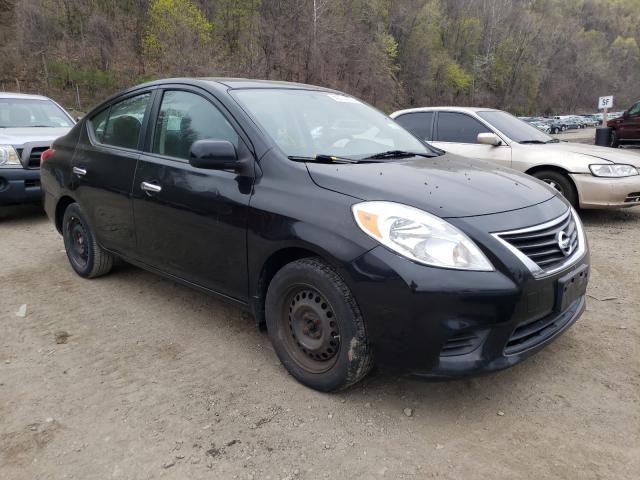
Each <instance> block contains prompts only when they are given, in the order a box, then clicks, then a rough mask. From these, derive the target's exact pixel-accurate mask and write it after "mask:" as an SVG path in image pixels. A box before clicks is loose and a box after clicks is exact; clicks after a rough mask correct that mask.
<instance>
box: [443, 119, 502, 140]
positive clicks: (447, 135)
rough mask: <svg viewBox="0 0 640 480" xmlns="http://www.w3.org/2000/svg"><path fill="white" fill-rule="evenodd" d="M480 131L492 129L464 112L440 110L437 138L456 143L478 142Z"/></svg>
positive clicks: (488, 131)
mask: <svg viewBox="0 0 640 480" xmlns="http://www.w3.org/2000/svg"><path fill="white" fill-rule="evenodd" d="M479 133H491V131H490V130H489V129H488V128H487V127H485V126H484V125H483V124H482V123H480V122H479V121H478V120H476V119H475V118H471V117H470V116H469V115H466V114H464V113H456V112H439V113H438V129H437V135H436V140H438V141H440V142H454V143H478V134H479Z"/></svg>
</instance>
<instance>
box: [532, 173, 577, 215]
mask: <svg viewBox="0 0 640 480" xmlns="http://www.w3.org/2000/svg"><path fill="white" fill-rule="evenodd" d="M533 176H534V177H536V178H537V179H538V180H542V181H543V182H544V183H546V184H547V185H549V186H550V187H553V188H554V189H556V190H557V191H558V192H560V193H561V194H562V195H563V196H564V198H566V199H567V201H568V202H569V203H570V204H571V206H573V207H574V208H578V194H577V192H576V189H575V187H574V186H573V183H571V180H570V179H569V177H567V176H566V175H565V174H563V173H560V172H556V171H555V170H540V171H538V172H535V173H533Z"/></svg>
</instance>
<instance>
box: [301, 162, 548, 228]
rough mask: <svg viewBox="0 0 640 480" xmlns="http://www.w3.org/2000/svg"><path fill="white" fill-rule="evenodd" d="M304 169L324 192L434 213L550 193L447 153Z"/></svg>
mask: <svg viewBox="0 0 640 480" xmlns="http://www.w3.org/2000/svg"><path fill="white" fill-rule="evenodd" d="M307 168H308V170H309V174H310V175H311V178H312V179H313V181H314V182H315V183H316V184H317V185H319V186H320V187H323V188H326V189H328V190H333V191H335V192H339V193H344V194H346V195H351V196H353V197H356V198H360V199H362V200H387V201H393V202H398V203H403V204H406V205H411V206H414V207H416V208H420V209H422V210H424V211H427V212H429V213H432V214H434V215H437V216H439V217H449V218H451V217H470V216H476V215H488V214H493V213H500V212H505V211H510V210H517V209H520V208H525V207H529V206H531V205H535V204H538V203H541V202H545V201H547V200H549V199H551V198H552V197H554V196H555V191H554V190H552V189H550V188H549V187H547V186H546V185H544V184H543V183H541V182H539V181H538V180H536V179H534V178H532V177H530V176H528V175H524V174H522V173H519V172H516V171H515V170H511V169H506V168H501V167H496V166H494V165H492V164H490V163H486V162H482V161H477V160H473V161H471V160H468V159H464V158H462V157H458V156H455V155H452V154H449V153H447V154H444V155H442V156H439V157H434V158H423V157H415V158H412V159H408V160H397V161H396V160H390V161H385V162H381V163H361V164H339V165H336V164H314V163H308V164H307Z"/></svg>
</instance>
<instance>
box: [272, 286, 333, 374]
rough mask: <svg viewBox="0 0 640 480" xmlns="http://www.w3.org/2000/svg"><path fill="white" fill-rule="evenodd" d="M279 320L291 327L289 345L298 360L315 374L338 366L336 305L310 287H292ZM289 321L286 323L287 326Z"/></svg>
mask: <svg viewBox="0 0 640 480" xmlns="http://www.w3.org/2000/svg"><path fill="white" fill-rule="evenodd" d="M283 310H284V311H283V312H282V314H281V315H280V316H279V318H278V320H279V321H280V322H282V323H283V325H281V326H280V328H282V329H287V328H288V329H289V336H288V337H287V342H286V348H287V351H288V353H289V355H291V356H292V357H294V358H295V360H296V362H297V363H298V364H300V365H301V366H303V367H304V368H305V370H307V371H309V372H312V373H323V372H326V371H327V370H329V369H330V368H331V367H332V366H333V365H335V363H336V360H337V358H338V352H339V350H340V327H339V326H338V323H337V322H336V319H335V316H334V313H333V308H332V307H331V304H330V303H329V301H328V300H327V299H326V298H325V297H324V296H323V295H322V294H321V293H320V292H318V290H316V289H315V288H313V287H311V286H304V285H296V286H292V287H291V289H290V290H289V293H288V294H287V296H286V300H285V301H284V302H283ZM285 324H286V325H285Z"/></svg>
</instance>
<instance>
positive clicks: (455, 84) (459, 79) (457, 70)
mask: <svg viewBox="0 0 640 480" xmlns="http://www.w3.org/2000/svg"><path fill="white" fill-rule="evenodd" d="M471 80H472V77H471V75H469V74H468V73H467V72H465V71H464V70H463V69H462V67H460V65H458V64H457V63H455V62H453V61H452V62H450V63H449V64H447V66H446V67H445V70H444V83H445V85H446V86H447V87H448V88H450V89H452V90H453V91H454V92H456V93H458V92H460V91H462V90H465V89H467V88H469V86H470V85H471Z"/></svg>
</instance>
